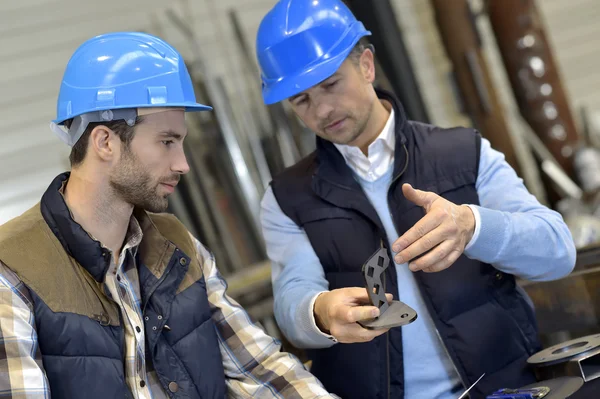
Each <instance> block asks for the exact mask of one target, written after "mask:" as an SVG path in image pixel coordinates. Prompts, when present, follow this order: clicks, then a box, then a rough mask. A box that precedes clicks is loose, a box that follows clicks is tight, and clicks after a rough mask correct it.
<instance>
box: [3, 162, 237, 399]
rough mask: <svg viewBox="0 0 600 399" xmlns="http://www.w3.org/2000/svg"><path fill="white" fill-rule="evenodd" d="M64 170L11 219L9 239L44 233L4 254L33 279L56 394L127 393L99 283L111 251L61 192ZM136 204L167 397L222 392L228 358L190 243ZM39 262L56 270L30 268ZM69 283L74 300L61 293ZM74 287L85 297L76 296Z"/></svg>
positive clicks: (116, 330) (155, 361) (149, 335)
mask: <svg viewBox="0 0 600 399" xmlns="http://www.w3.org/2000/svg"><path fill="white" fill-rule="evenodd" d="M67 177H68V174H63V175H60V176H58V177H57V178H56V179H55V180H54V181H53V182H52V184H51V185H50V187H49V188H48V190H47V191H46V193H45V194H44V196H43V197H42V201H41V202H40V204H39V206H38V207H34V208H32V210H30V211H28V212H27V213H26V214H25V215H23V216H22V217H20V218H16V220H14V221H13V222H10V223H12V226H16V227H17V228H15V230H16V231H15V237H14V238H10V239H11V240H17V241H25V240H27V237H32V236H34V235H35V236H36V237H45V238H42V240H41V241H40V242H39V248H34V247H29V248H24V249H23V251H21V253H18V254H17V255H18V256H15V254H14V253H13V252H12V251H7V250H5V251H4V253H3V252H2V251H0V259H2V260H3V262H4V263H6V264H7V266H8V267H10V268H11V269H12V270H14V271H15V272H16V273H17V275H19V277H20V278H22V280H23V281H24V282H25V283H26V285H27V287H28V288H29V293H30V295H31V298H32V299H33V308H34V315H35V322H36V329H37V339H38V343H39V349H40V351H41V353H42V358H43V366H44V369H45V372H46V375H47V377H48V380H49V383H50V390H51V395H52V398H56V399H63V398H64V399H69V398H90V399H95V398H98V399H106V398H111V399H112V398H131V397H132V396H131V393H130V391H129V388H128V386H127V385H126V382H125V374H124V361H125V357H124V354H125V348H124V327H123V318H122V315H121V314H120V312H119V310H118V307H117V305H116V304H115V303H114V302H112V301H110V300H109V299H107V298H106V297H104V296H103V293H102V289H101V288H100V287H101V286H102V285H101V282H102V281H103V278H104V275H105V273H106V270H107V268H108V266H109V262H110V261H111V257H110V255H109V254H108V253H107V251H106V250H104V249H103V248H102V247H101V245H100V243H99V242H98V241H95V240H93V239H92V238H91V237H90V236H89V235H88V234H87V233H86V232H85V231H84V230H83V229H82V227H81V226H80V225H79V224H77V223H75V222H74V221H73V220H72V218H71V217H70V214H69V210H68V208H67V206H66V204H65V202H64V200H63V199H62V197H61V195H60V194H59V189H60V187H61V185H62V183H63V181H64V180H65V179H66V178H67ZM136 212H138V213H137V216H138V220H139V221H140V226H141V227H142V230H143V233H144V238H143V240H142V243H141V244H140V247H139V250H138V255H137V261H138V271H139V279H140V288H141V306H142V309H143V315H144V323H145V331H146V357H147V364H148V366H149V367H150V370H155V371H156V373H157V375H158V377H159V380H160V382H161V385H162V387H163V389H164V390H165V392H166V393H167V394H168V395H169V396H170V397H171V398H196V399H200V398H205V399H208V398H211V399H212V398H224V397H226V389H225V375H224V370H223V362H222V358H221V353H220V350H219V342H218V339H217V334H216V329H215V325H214V323H213V321H212V319H211V314H212V312H211V308H210V304H209V302H208V296H207V292H206V284H205V280H204V277H203V275H202V268H201V265H200V263H199V262H198V260H197V259H196V256H195V255H196V253H195V249H194V246H193V242H192V240H191V239H190V237H189V235H188V233H187V230H186V229H185V227H184V226H183V225H182V224H181V223H180V222H179V221H177V220H176V219H175V218H174V217H172V216H170V215H148V214H147V213H146V212H143V211H136ZM40 214H41V215H40ZM42 217H43V218H42ZM46 224H47V226H46ZM40 226H41V227H40ZM48 227H49V230H48ZM50 231H51V232H50ZM40 232H41V234H40ZM52 233H53V234H52ZM9 252H10V253H9ZM45 259H46V260H47V259H52V263H49V264H48V265H45V264H44V260H45ZM56 259H59V260H60V259H62V260H63V261H61V262H54V261H55V260H56ZM56 263H60V264H56ZM40 264H42V265H44V267H47V268H48V270H47V271H46V273H50V274H52V275H50V276H46V277H44V276H43V273H38V272H35V273H32V272H31V271H28V265H33V266H34V267H39V266H40ZM61 275H63V276H65V280H67V279H68V281H69V283H68V284H67V283H64V285H63V283H62V279H61V278H60V276H61ZM57 276H58V278H57ZM73 282H75V284H73ZM69 291H71V292H70V294H71V296H70V298H71V299H67V298H68V296H67V295H65V294H62V293H67V292H69ZM73 292H75V293H77V294H76V295H77V296H78V297H79V298H80V300H79V301H80V302H82V303H77V301H73V300H72V298H73V295H74V294H73ZM82 309H83V311H82ZM85 309H92V310H93V309H96V310H98V312H97V313H94V312H93V311H91V312H86V311H85ZM85 313H91V314H85ZM167 324H168V326H169V328H165V325H167ZM150 370H149V371H150Z"/></svg>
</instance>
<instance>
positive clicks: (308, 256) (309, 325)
mask: <svg viewBox="0 0 600 399" xmlns="http://www.w3.org/2000/svg"><path fill="white" fill-rule="evenodd" d="M260 218H261V224H262V231H263V236H264V239H265V244H266V247H267V255H268V257H269V259H270V260H271V279H272V282H273V298H274V301H275V305H274V311H275V318H276V320H277V324H278V325H279V327H280V328H281V330H282V332H283V333H284V334H285V336H286V337H287V339H288V340H289V341H290V342H291V343H292V344H293V345H294V346H296V347H297V348H327V347H330V346H332V345H334V344H335V343H336V341H335V338H333V337H332V336H331V335H327V334H324V333H322V332H321V331H320V330H319V329H318V327H317V326H316V323H315V318H314V313H313V308H314V301H315V299H316V297H317V296H318V295H319V294H320V293H321V292H324V291H327V290H328V289H329V283H328V281H327V280H326V279H325V273H324V271H323V267H322V266H321V262H320V261H319V258H318V257H317V254H316V253H315V251H314V249H313V248H312V246H311V244H310V241H309V239H308V236H307V235H306V233H305V232H304V230H303V229H302V228H300V227H299V226H298V225H297V224H296V223H294V221H293V220H291V219H290V218H289V217H287V216H286V215H285V214H284V213H283V211H282V210H281V208H280V207H279V204H278V203H277V200H276V198H275V195H274V194H273V190H272V189H271V187H269V188H268V189H267V191H266V193H265V195H264V197H263V200H262V202H261V215H260Z"/></svg>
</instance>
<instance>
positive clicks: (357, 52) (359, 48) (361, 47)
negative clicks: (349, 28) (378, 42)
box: [348, 36, 375, 65]
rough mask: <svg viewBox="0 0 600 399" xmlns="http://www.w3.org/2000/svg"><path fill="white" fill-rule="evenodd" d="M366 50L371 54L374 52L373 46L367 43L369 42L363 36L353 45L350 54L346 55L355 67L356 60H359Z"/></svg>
mask: <svg viewBox="0 0 600 399" xmlns="http://www.w3.org/2000/svg"><path fill="white" fill-rule="evenodd" d="M366 49H371V51H372V52H375V48H374V47H373V45H372V44H371V42H369V40H368V39H367V38H366V37H364V36H363V37H361V38H360V40H359V41H358V43H356V44H355V45H354V47H353V48H352V50H351V51H350V54H348V58H349V59H350V60H351V61H352V62H353V63H354V64H355V65H358V60H359V59H360V56H361V55H362V53H364V52H365V50H366Z"/></svg>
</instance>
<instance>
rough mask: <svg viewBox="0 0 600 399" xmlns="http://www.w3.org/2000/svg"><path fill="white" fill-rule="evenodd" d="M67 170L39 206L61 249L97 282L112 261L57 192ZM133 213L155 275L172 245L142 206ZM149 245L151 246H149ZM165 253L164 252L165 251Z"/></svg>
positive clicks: (56, 179)
mask: <svg viewBox="0 0 600 399" xmlns="http://www.w3.org/2000/svg"><path fill="white" fill-rule="evenodd" d="M69 176H70V172H65V173H62V174H60V175H58V176H57V177H56V178H55V179H54V180H53V181H52V183H50V186H49V187H48V189H47V190H46V192H45V193H44V195H43V196H42V199H41V201H40V209H41V213H42V216H43V217H44V220H45V221H46V223H47V224H48V226H49V227H50V229H51V230H52V232H53V233H54V235H55V236H56V238H57V239H58V240H59V241H60V243H61V245H62V246H63V248H64V249H65V251H66V252H67V253H68V254H69V256H71V257H72V258H74V259H75V260H76V261H77V263H79V264H80V265H81V266H82V267H83V268H85V269H86V270H87V271H88V272H89V273H90V275H91V276H92V277H93V278H94V279H95V280H96V281H98V282H103V281H104V275H105V274H106V271H107V270H108V268H109V266H110V262H111V261H112V259H111V255H110V251H109V250H107V249H106V248H105V247H103V246H102V244H101V243H100V241H97V240H95V239H93V238H92V237H91V236H90V235H89V234H88V232H87V231H85V230H84V228H83V227H82V226H81V225H80V224H79V223H77V222H76V221H75V220H73V218H72V216H71V212H70V210H69V207H68V206H67V204H66V202H65V199H64V197H63V196H62V194H61V192H60V191H61V188H62V187H63V184H64V183H65V182H66V181H67V180H68V179H69ZM133 215H134V217H135V218H136V220H137V221H138V222H139V224H140V227H141V230H142V234H143V241H142V243H141V244H140V250H141V251H140V252H141V254H140V255H141V257H142V258H143V259H142V260H143V261H148V262H145V263H146V266H147V267H148V268H149V269H150V271H151V272H152V273H153V274H154V275H155V276H157V277H159V276H160V275H161V274H162V273H163V272H164V270H165V268H166V263H168V260H169V258H170V257H168V256H167V257H165V256H164V255H166V253H165V251H166V252H168V253H170V254H172V252H173V251H174V249H175V247H174V246H173V245H168V244H169V243H168V242H167V240H166V239H165V238H164V237H163V236H162V234H161V233H160V232H159V231H158V229H157V228H156V226H155V225H154V223H153V222H152V220H151V219H150V217H149V216H148V214H147V213H146V212H145V211H144V210H142V209H137V208H136V209H134V211H133ZM150 244H151V245H150ZM167 255H168V254H167Z"/></svg>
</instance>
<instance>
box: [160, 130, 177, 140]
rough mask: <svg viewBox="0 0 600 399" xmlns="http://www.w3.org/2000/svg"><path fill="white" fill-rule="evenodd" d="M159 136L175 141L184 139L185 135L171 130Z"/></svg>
mask: <svg viewBox="0 0 600 399" xmlns="http://www.w3.org/2000/svg"><path fill="white" fill-rule="evenodd" d="M159 135H160V136H162V137H164V138H173V139H175V140H181V139H183V135H182V134H181V133H177V132H176V131H174V130H170V129H169V130H164V131H162V132H160V133H159Z"/></svg>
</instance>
